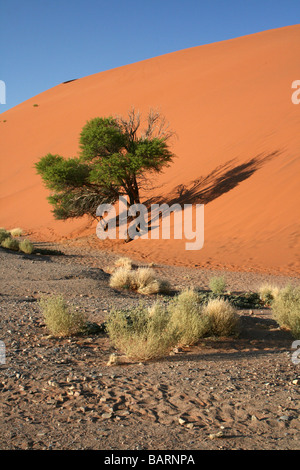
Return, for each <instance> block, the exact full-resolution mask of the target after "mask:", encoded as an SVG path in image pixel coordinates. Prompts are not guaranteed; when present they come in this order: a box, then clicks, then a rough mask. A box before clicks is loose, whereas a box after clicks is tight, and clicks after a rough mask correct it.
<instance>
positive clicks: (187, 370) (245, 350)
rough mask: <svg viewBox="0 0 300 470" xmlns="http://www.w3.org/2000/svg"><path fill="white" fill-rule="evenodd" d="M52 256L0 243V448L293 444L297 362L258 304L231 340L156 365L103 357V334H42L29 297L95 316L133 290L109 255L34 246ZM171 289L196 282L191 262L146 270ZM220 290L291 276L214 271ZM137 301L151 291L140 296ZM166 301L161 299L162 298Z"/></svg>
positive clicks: (297, 426) (130, 299)
mask: <svg viewBox="0 0 300 470" xmlns="http://www.w3.org/2000/svg"><path fill="white" fill-rule="evenodd" d="M37 246H39V248H43V249H45V248H51V249H58V250H61V252H62V254H61V255H58V254H56V255H55V254H52V255H50V254H47V255H46V254H44V255H42V254H39V255H38V254H35V255H24V254H20V253H14V252H9V251H6V250H4V249H0V261H1V268H0V278H1V283H0V309H1V315H0V328H1V337H0V339H1V340H2V341H3V343H4V344H5V351H6V361H5V364H2V365H0V393H1V416H0V419H1V435H0V449H2V450H11V449H12V450H17V449H33V450H40V449H42V450H46V449H54V450H56V449H57V450H73V449H86V450H87V449H93V450H96V449H97V450H101V449H104V450H135V449H138V450H142V449H145V450H202V449H203V450H215V449H216V450H217V449H222V450H224V449H229V450H230V449H297V450H299V449H300V441H299V430H300V417H299V391H300V365H298V364H295V363H293V361H292V357H291V355H292V353H293V352H294V351H293V350H292V342H293V338H292V336H291V335H290V334H289V332H287V331H283V330H281V329H279V328H278V325H277V324H276V322H275V321H274V320H273V319H272V312H271V311H270V310H268V309H259V310H240V311H239V314H240V317H241V324H242V330H241V334H240V336H239V337H238V338H219V339H214V338H207V339H205V340H203V341H201V342H200V343H199V344H197V345H195V346H194V347H190V348H188V347H187V348H183V349H182V350H177V351H175V352H174V353H173V354H172V355H170V356H168V357H166V358H164V359H161V360H157V361H149V362H144V363H126V364H119V365H116V366H114V367H109V366H108V365H107V362H108V359H109V357H110V355H111V353H112V352H115V350H114V348H113V347H112V346H111V344H110V342H109V339H108V337H107V336H106V335H105V334H103V333H102V334H90V335H86V336H81V337H73V338H65V339H57V338H54V337H51V336H49V333H48V332H47V330H46V327H45V324H44V321H43V318H42V316H41V312H40V310H39V307H38V302H37V300H38V298H39V297H40V296H41V295H42V294H47V293H62V294H63V295H64V296H65V297H66V298H67V299H68V300H69V301H70V302H71V303H73V304H74V305H75V306H76V307H77V308H79V309H82V310H83V311H84V312H85V313H86V315H87V317H88V319H89V320H90V321H93V322H97V323H101V322H102V321H104V320H105V318H106V316H107V314H108V312H109V310H110V308H111V307H114V306H116V307H122V308H124V307H128V308H129V307H131V306H133V305H137V304H138V303H139V302H140V299H141V296H139V295H138V294H135V293H133V292H130V291H126V290H125V291H118V290H115V289H111V288H110V287H109V277H110V274H109V272H110V268H111V266H112V264H113V262H114V260H115V259H117V258H118V255H117V254H116V253H113V252H104V251H95V250H90V249H87V248H86V249H84V248H83V247H79V246H76V245H74V246H72V245H70V244H69V245H65V246H63V245H60V246H58V245H57V246H55V245H51V246H50V245H46V244H37ZM154 269H155V270H156V271H157V273H158V274H159V275H160V276H162V277H163V278H165V279H168V280H169V281H170V283H171V285H172V287H173V289H174V290H175V291H179V290H181V289H182V288H184V287H186V286H194V287H197V288H199V289H207V288H208V282H209V279H210V277H211V276H213V275H215V274H218V275H219V274H220V272H212V271H206V270H201V269H192V268H182V267H171V266H154ZM222 274H224V276H225V278H226V282H227V288H228V289H229V290H231V291H237V292H238V291H249V290H253V291H254V290H255V289H257V287H258V286H259V285H260V284H261V283H263V282H265V281H268V282H272V283H276V284H277V285H279V286H284V285H286V284H287V283H292V284H297V285H299V283H300V280H299V278H287V277H284V276H267V275H264V274H255V273H234V272H224V273H222ZM143 300H144V301H145V302H147V303H149V304H151V303H152V302H153V297H151V296H148V297H143ZM164 300H165V301H168V297H165V298H164Z"/></svg>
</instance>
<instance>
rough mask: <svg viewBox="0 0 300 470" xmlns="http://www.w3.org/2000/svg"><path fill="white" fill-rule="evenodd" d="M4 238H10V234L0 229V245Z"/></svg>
mask: <svg viewBox="0 0 300 470" xmlns="http://www.w3.org/2000/svg"><path fill="white" fill-rule="evenodd" d="M6 238H11V234H10V232H8V231H7V230H5V229H4V228H1V229H0V243H2V242H3V241H4V240H5V239H6Z"/></svg>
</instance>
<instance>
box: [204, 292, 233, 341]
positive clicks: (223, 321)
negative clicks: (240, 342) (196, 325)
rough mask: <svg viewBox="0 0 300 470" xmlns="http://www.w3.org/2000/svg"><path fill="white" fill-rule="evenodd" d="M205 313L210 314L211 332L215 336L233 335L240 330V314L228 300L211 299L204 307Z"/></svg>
mask: <svg viewBox="0 0 300 470" xmlns="http://www.w3.org/2000/svg"><path fill="white" fill-rule="evenodd" d="M203 315H205V316H208V318H209V323H210V333H211V334H212V335H214V336H231V335H236V334H237V333H238V331H239V315H238V313H237V311H236V309H235V308H234V307H233V306H232V305H231V303H230V302H229V301H228V300H223V299H211V300H209V301H208V303H207V304H206V305H205V306H204V307H203Z"/></svg>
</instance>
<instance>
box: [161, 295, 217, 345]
mask: <svg viewBox="0 0 300 470" xmlns="http://www.w3.org/2000/svg"><path fill="white" fill-rule="evenodd" d="M169 311H170V322H171V325H172V328H173V329H174V331H176V334H177V337H178V342H179V344H182V345H192V344H194V343H196V342H197V341H199V339H200V338H203V337H204V336H205V335H207V334H208V333H209V330H210V322H209V317H208V316H207V315H204V314H203V310H202V305H201V297H200V295H199V294H198V293H197V292H195V291H194V290H193V289H186V290H184V291H183V292H182V293H181V294H179V295H178V296H177V297H175V298H174V299H173V300H172V301H171V302H170V304H169Z"/></svg>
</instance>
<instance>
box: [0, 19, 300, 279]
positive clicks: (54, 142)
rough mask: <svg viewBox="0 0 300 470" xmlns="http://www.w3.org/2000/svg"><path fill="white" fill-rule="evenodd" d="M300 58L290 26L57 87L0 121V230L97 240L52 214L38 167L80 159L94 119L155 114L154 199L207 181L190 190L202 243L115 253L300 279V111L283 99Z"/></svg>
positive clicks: (298, 37)
mask: <svg viewBox="0 0 300 470" xmlns="http://www.w3.org/2000/svg"><path fill="white" fill-rule="evenodd" d="M299 57H300V25H295V26H289V27H286V28H280V29H276V30H270V31H266V32H263V33H258V34H254V35H250V36H244V37H241V38H237V39H233V40H229V41H224V42H220V43H214V44H210V45H205V46H200V47H195V48H191V49H186V50H182V51H179V52H175V53H172V54H167V55H164V56H160V57H156V58H154V59H150V60H145V61H142V62H138V63H135V64H131V65H128V66H124V67H120V68H116V69H113V70H109V71H107V72H102V73H98V74H95V75H92V76H88V77H84V78H81V79H79V80H76V81H72V82H70V83H66V84H60V85H58V86H56V87H54V88H52V89H50V90H47V91H45V92H44V93H41V94H40V95H37V96H35V97H34V98H32V99H29V100H27V101H25V102H23V103H21V104H20V105H18V106H16V107H14V108H13V109H11V110H9V111H7V112H5V113H3V114H1V115H0V121H1V122H0V152H1V173H0V174H1V184H0V200H1V219H0V226H4V227H6V228H13V227H16V226H18V227H19V226H20V227H23V228H24V229H26V230H28V231H29V232H30V233H31V234H32V237H36V238H40V239H42V240H60V239H66V238H74V237H77V236H82V235H86V234H88V233H95V224H94V225H92V226H91V225H90V222H89V220H88V219H85V218H84V219H81V220H76V221H71V222H60V221H56V220H54V219H53V216H52V213H51V207H50V205H49V204H48V202H47V200H46V197H47V195H48V192H47V190H46V189H45V188H44V187H43V184H42V181H41V179H40V177H39V176H37V175H36V173H35V169H34V163H35V162H36V161H37V160H38V159H39V158H40V157H41V156H43V155H45V154H47V153H48V152H51V153H58V154H60V155H63V156H66V157H69V156H73V155H75V154H77V152H78V139H79V133H80V131H81V128H82V126H83V125H84V124H85V123H86V121H87V120H89V119H91V118H93V117H96V116H105V115H113V114H125V113H126V112H127V110H128V109H129V108H130V107H131V106H135V108H137V109H139V110H141V111H142V112H144V113H146V112H147V111H148V110H149V108H151V107H154V108H159V109H160V110H161V112H162V114H164V115H165V116H166V117H167V119H168V121H169V122H170V125H171V127H172V128H173V129H174V130H175V131H176V133H177V135H178V139H177V140H174V142H173V144H172V150H173V151H174V153H175V154H176V155H177V158H176V159H175V161H174V164H173V165H172V166H171V167H170V168H168V169H167V170H166V171H165V173H164V174H162V175H161V176H160V177H159V178H158V179H157V178H156V180H155V184H156V186H157V188H156V189H154V190H153V191H152V193H151V194H150V195H151V196H154V195H157V196H160V197H161V198H162V199H164V200H165V202H168V200H170V197H171V198H172V197H174V194H175V193H174V188H175V187H176V186H178V185H179V184H184V185H185V186H186V187H189V188H190V189H191V187H192V186H193V181H195V180H196V179H200V178H206V177H208V178H206V179H205V180H202V183H200V184H199V186H198V187H197V189H196V191H195V192H194V193H193V192H192V194H193V196H194V198H193V201H194V202H205V242H204V247H203V249H202V250H199V251H186V250H185V248H184V243H185V242H184V241H178V240H170V241H165V240H138V241H134V242H131V243H129V244H125V245H121V246H120V244H119V243H117V246H118V249H121V250H122V251H127V252H128V254H131V255H132V256H136V257H138V258H145V259H146V260H148V261H156V262H164V263H168V264H181V265H190V266H203V267H210V268H220V269H221V268H225V269H242V270H261V269H266V270H270V271H278V272H282V273H291V274H300V231H299V222H300V184H299V175H300V158H299V157H300V133H299V129H300V126H299V125H300V104H299V105H295V104H293V103H292V100H291V96H292V93H293V91H295V90H293V89H292V88H291V86H292V82H293V81H295V80H297V79H298V80H299V79H300V62H299ZM67 78H68V77H66V79H67ZM34 103H37V104H38V107H33V104H34ZM5 119H6V122H5V123H4V122H3V120H5ZM148 196H149V195H148ZM95 242H96V243H97V245H98V246H99V247H101V242H100V241H98V239H97V238H95Z"/></svg>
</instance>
